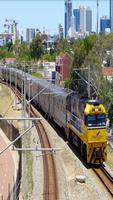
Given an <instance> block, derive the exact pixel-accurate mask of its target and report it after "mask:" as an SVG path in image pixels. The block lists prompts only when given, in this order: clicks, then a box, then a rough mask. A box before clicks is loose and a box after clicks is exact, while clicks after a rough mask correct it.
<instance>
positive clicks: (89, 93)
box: [88, 66, 91, 98]
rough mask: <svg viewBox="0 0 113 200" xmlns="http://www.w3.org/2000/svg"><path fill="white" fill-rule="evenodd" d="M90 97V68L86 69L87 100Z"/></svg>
mask: <svg viewBox="0 0 113 200" xmlns="http://www.w3.org/2000/svg"><path fill="white" fill-rule="evenodd" d="M90 97H91V94H90V66H89V67H88V98H90Z"/></svg>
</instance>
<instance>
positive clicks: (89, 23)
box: [86, 7, 92, 33]
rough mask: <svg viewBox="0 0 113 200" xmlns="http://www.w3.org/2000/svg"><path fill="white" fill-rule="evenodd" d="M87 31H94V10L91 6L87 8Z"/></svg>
mask: <svg viewBox="0 0 113 200" xmlns="http://www.w3.org/2000/svg"><path fill="white" fill-rule="evenodd" d="M86 31H87V32H89V33H91V32H92V10H91V9H90V8H89V7H87V8H86Z"/></svg>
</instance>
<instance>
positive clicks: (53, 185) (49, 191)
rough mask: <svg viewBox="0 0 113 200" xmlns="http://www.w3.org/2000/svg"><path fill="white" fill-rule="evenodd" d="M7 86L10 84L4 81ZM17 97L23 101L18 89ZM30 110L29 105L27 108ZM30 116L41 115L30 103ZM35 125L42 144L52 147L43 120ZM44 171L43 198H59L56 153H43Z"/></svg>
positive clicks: (44, 146) (45, 199) (51, 199)
mask: <svg viewBox="0 0 113 200" xmlns="http://www.w3.org/2000/svg"><path fill="white" fill-rule="evenodd" d="M2 83H3V84H5V85H6V86H8V84H6V83H4V82H2ZM11 88H12V91H13V92H14V93H15V88H14V86H12V87H11ZM16 94H17V98H18V99H19V100H20V101H21V98H22V96H21V93H20V92H19V91H18V90H17V91H16ZM26 110H27V111H28V107H27V108H26ZM30 116H31V117H39V116H38V114H37V110H36V109H35V108H34V107H33V106H32V105H30ZM35 127H36V129H37V133H38V135H39V138H40V144H41V147H42V148H52V147H51V144H50V141H49V138H48V135H47V133H46V130H45V128H44V126H43V123H42V122H41V121H38V122H37V123H35ZM43 173H44V181H43V182H44V187H43V199H44V200H58V199H59V194H58V182H57V171H56V166H55V160H54V155H53V154H52V153H49V154H48V153H46V152H44V153H43Z"/></svg>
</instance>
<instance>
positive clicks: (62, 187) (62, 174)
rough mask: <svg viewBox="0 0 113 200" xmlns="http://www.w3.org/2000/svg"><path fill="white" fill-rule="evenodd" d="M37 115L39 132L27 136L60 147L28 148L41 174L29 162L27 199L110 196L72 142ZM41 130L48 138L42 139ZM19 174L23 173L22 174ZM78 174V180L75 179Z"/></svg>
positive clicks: (33, 113) (45, 145) (39, 142)
mask: <svg viewBox="0 0 113 200" xmlns="http://www.w3.org/2000/svg"><path fill="white" fill-rule="evenodd" d="M3 83H4V82H3ZM5 84H6V83H5ZM7 84H8V81H7ZM7 86H9V85H7ZM12 89H13V88H12ZM14 91H15V90H14ZM16 94H17V92H16ZM30 110H31V111H32V112H31V113H30V115H31V116H34V117H39V116H40V114H39V113H38V111H36V110H35V111H34V108H32V107H31V109H30ZM19 112H20V111H19ZM37 113H38V114H37ZM41 118H42V120H41V121H39V122H38V123H36V130H37V125H38V133H39V135H38V136H37V135H36V134H37V131H36V130H35V131H34V133H33V136H32V137H31V138H32V140H35V139H34V138H37V140H38V145H39V146H40V147H42V148H51V147H52V148H57V147H59V148H60V150H59V151H58V152H56V153H55V154H54V151H53V152H49V153H48V152H46V153H43V152H42V153H40V152H32V157H33V163H35V164H36V163H37V162H38V164H39V163H40V164H39V165H40V166H38V171H39V174H40V173H41V174H42V175H39V174H37V164H36V165H34V164H33V168H32V172H31V173H32V176H33V181H34V180H35V181H34V183H33V185H34V188H32V192H31V193H30V194H29V199H33V200H35V199H48V200H49V199H56V200H57V199H59V200H60V199H61V200H62V199H67V200H68V199H69V200H71V199H78V200H79V199H80V200H81V199H83V198H84V199H89V200H90V199H94V200H95V199H105V200H107V199H112V195H113V191H112V192H111V193H109V191H108V189H107V190H106V187H105V183H104V184H103V182H102V183H101V181H100V178H98V177H97V175H96V174H95V173H94V171H93V169H92V167H91V166H89V165H87V164H86V162H85V161H84V160H83V159H82V158H81V156H80V155H79V154H78V153H77V152H76V150H75V148H74V145H72V144H69V142H67V143H66V142H65V141H64V139H63V138H62V137H59V135H58V134H57V133H56V132H55V131H54V130H53V128H52V127H51V126H50V125H49V124H48V122H47V121H46V120H45V119H44V118H43V117H42V116H41ZM42 125H43V126H42ZM45 130H46V132H47V136H48V138H49V139H45ZM41 134H42V135H41ZM31 135H32V134H31ZM34 135H35V136H34ZM43 137H44V138H43ZM45 140H46V141H45ZM47 140H49V142H48V141H47ZM31 144H32V142H31ZM34 144H35V145H36V144H37V142H36V141H35V142H34ZM39 146H38V147H39ZM31 147H33V146H31ZM39 159H41V162H39ZM48 164H49V165H48ZM42 166H43V170H42ZM24 167H25V166H24ZM26 167H27V166H26ZM22 175H23V176H24V174H22ZM36 175H37V177H36ZM78 176H79V177H80V179H81V180H82V181H80V179H79V180H78V179H77V177H78ZM41 177H43V178H41ZM38 178H39V180H40V185H41V187H40V191H39V193H37V194H36V188H37V184H38V185H39V182H38ZM111 179H112V178H111ZM36 180H37V181H36ZM43 186H44V187H43ZM21 187H22V186H20V190H21ZM38 187H39V186H38ZM109 187H110V186H109ZM33 191H34V193H33ZM103 194H104V195H103ZM22 198H23V197H22V195H20V199H22ZM15 199H16V198H15Z"/></svg>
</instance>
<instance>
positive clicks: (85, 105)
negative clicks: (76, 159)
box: [67, 95, 107, 164]
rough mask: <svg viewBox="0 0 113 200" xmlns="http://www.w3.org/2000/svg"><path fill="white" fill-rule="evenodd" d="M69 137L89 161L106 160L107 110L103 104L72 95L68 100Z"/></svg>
mask: <svg viewBox="0 0 113 200" xmlns="http://www.w3.org/2000/svg"><path fill="white" fill-rule="evenodd" d="M67 137H68V139H69V141H70V142H71V143H73V144H74V145H75V147H76V148H77V150H78V151H79V153H80V154H81V156H82V157H84V158H85V160H86V161H87V163H91V164H101V163H103V162H104V161H106V157H107V154H106V143H107V142H106V111H105V108H104V106H103V104H101V103H99V102H98V101H97V100H88V99H85V98H79V97H78V96H77V95H70V96H69V98H68V100H67Z"/></svg>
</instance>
